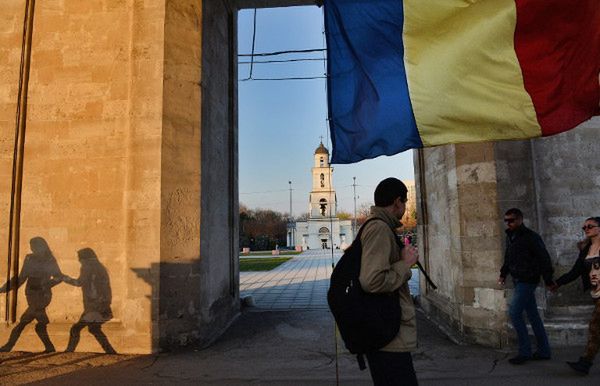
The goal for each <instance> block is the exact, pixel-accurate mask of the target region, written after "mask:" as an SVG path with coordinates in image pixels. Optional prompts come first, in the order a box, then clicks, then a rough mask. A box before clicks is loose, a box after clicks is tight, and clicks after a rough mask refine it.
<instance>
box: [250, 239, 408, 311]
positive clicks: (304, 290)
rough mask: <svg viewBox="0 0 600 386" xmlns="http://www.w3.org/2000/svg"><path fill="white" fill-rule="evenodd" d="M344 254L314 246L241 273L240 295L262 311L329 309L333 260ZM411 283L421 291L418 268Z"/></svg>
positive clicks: (337, 250)
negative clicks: (265, 269)
mask: <svg viewBox="0 0 600 386" xmlns="http://www.w3.org/2000/svg"><path fill="white" fill-rule="evenodd" d="M341 256H342V251H340V250H339V249H336V250H331V249H317V250H313V249H311V250H308V251H304V252H302V253H301V254H299V255H295V256H294V257H293V258H292V259H291V260H289V261H287V262H285V263H283V264H281V265H280V266H278V267H277V268H275V269H273V270H271V271H268V272H240V297H241V298H244V297H246V296H252V298H253V299H254V302H255V307H256V308H258V309H261V310H264V309H269V310H290V309H310V310H317V309H327V289H328V288H329V277H330V276H331V270H332V268H331V266H332V262H334V263H337V261H338V260H339V259H340V257H341ZM252 257H257V256H252ZM268 257H271V256H268ZM409 284H410V287H411V289H410V290H411V293H413V294H417V293H418V287H419V275H418V271H417V270H413V278H412V279H411V281H410V283H409Z"/></svg>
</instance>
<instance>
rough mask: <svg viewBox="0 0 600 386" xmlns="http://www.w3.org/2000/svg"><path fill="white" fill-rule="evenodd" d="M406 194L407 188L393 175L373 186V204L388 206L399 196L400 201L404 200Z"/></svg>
mask: <svg viewBox="0 0 600 386" xmlns="http://www.w3.org/2000/svg"><path fill="white" fill-rule="evenodd" d="M407 194H408V189H407V188H406V185H404V183H403V182H402V181H400V180H399V179H397V178H394V177H390V178H386V179H385V180H383V181H381V182H380V183H379V184H378V185H377V187H376V188H375V194H374V198H375V206H379V207H386V206H390V205H392V204H393V203H394V200H396V198H398V197H400V199H401V200H402V201H406V195H407Z"/></svg>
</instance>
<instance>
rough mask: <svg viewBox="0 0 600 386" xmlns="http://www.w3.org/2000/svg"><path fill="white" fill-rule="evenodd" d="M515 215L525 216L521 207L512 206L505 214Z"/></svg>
mask: <svg viewBox="0 0 600 386" xmlns="http://www.w3.org/2000/svg"><path fill="white" fill-rule="evenodd" d="M511 214H512V215H515V216H516V217H517V218H523V212H521V209H519V208H510V209H509V210H507V211H506V213H504V215H505V216H510V215H511Z"/></svg>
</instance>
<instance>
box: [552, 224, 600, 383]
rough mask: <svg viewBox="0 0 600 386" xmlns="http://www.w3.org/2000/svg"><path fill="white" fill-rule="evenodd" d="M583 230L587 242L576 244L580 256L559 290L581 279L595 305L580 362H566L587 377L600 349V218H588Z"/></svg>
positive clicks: (563, 278) (560, 279)
mask: <svg viewBox="0 0 600 386" xmlns="http://www.w3.org/2000/svg"><path fill="white" fill-rule="evenodd" d="M582 229H583V231H584V232H585V239H584V240H582V241H580V242H579V243H577V247H578V249H579V256H578V257H577V260H575V264H574V265H573V268H571V270H570V271H569V272H567V273H565V274H564V275H562V276H561V277H559V278H558V279H557V280H556V289H558V287H560V286H563V285H565V284H568V283H571V282H572V281H574V280H576V279H577V278H579V277H580V278H581V281H582V283H583V290H584V291H590V295H591V296H592V300H593V302H594V304H595V306H594V311H593V313H592V318H591V320H590V324H589V331H588V341H587V345H586V347H585V351H584V353H583V356H581V357H580V358H579V360H578V361H577V362H567V363H568V364H569V366H571V368H573V370H575V371H577V372H579V373H582V374H588V373H589V372H590V368H591V367H592V364H593V362H594V358H595V357H596V354H598V349H599V348H600V282H599V281H600V217H589V218H588V219H586V220H585V223H584V224H583V227H582Z"/></svg>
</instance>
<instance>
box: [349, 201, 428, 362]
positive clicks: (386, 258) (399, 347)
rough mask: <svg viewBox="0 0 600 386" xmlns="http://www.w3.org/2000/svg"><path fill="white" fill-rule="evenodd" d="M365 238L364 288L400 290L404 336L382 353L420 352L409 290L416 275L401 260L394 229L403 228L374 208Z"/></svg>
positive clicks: (392, 218)
mask: <svg viewBox="0 0 600 386" xmlns="http://www.w3.org/2000/svg"><path fill="white" fill-rule="evenodd" d="M372 217H376V218H379V219H381V220H383V221H371V222H369V223H368V224H367V225H365V229H364V230H363V231H362V234H361V238H360V240H361V243H362V260H361V265H360V276H359V280H360V285H361V287H362V288H363V290H365V291H367V292H391V291H394V290H395V289H397V288H399V289H400V307H401V308H402V323H401V325H400V332H399V333H398V335H396V337H395V338H394V339H393V340H392V341H391V342H390V343H389V344H388V345H387V346H385V347H383V348H382V349H381V351H394V352H398V351H412V350H414V349H416V348H417V321H416V317H415V306H414V304H413V300H412V297H411V296H410V292H409V289H408V281H409V280H410V278H411V276H412V273H411V270H410V267H409V266H408V265H407V264H406V263H404V262H403V261H401V260H400V247H399V246H398V244H396V239H395V237H394V234H393V233H392V230H391V229H390V227H391V228H394V229H395V228H398V227H399V226H400V225H401V224H400V221H398V220H397V219H396V218H395V217H394V216H392V215H391V214H390V213H388V212H387V211H386V210H385V209H383V208H379V207H376V206H373V207H371V215H370V216H369V218H372Z"/></svg>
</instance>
